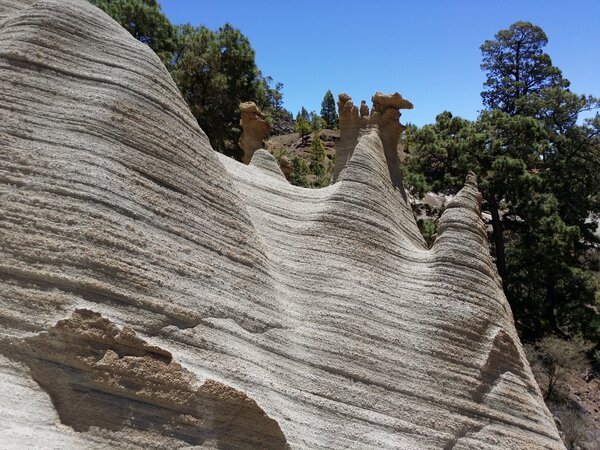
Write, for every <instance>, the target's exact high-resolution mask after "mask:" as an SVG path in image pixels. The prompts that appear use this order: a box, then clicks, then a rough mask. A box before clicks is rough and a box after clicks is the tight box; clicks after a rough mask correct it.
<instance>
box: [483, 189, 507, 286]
mask: <svg viewBox="0 0 600 450" xmlns="http://www.w3.org/2000/svg"><path fill="white" fill-rule="evenodd" d="M487 201H488V204H489V207H490V213H491V214H492V229H493V231H494V248H495V250H496V267H497V268H498V275H500V278H502V282H503V283H504V277H505V275H506V256H505V253H504V233H503V230H502V221H501V220H500V211H499V210H498V201H497V200H496V196H495V195H494V194H490V195H488V197H487Z"/></svg>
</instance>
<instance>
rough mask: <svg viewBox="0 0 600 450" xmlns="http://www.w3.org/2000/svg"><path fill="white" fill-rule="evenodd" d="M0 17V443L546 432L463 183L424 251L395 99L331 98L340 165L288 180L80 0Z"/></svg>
mask: <svg viewBox="0 0 600 450" xmlns="http://www.w3.org/2000/svg"><path fill="white" fill-rule="evenodd" d="M0 17H2V19H0V20H1V22H0V86H1V89H0V227H1V229H2V232H1V233H0V273H1V276H0V405H1V406H0V408H1V414H2V421H1V424H0V442H2V446H3V447H7V448H107V449H108V448H116V447H125V448H179V447H189V446H194V445H195V446H200V447H202V448H269V447H271V448H284V447H285V446H289V447H291V448H302V449H334V448H360V449H381V448H406V449H418V448H441V449H443V448H457V449H458V448H472V449H482V448H490V449H506V448H549V449H562V448H564V446H563V444H562V443H561V441H560V438H559V436H558V432H557V430H556V427H555V425H554V422H553V420H552V417H551V415H550V414H549V412H548V410H547V408H546V406H545V405H544V402H543V400H542V397H541V394H540V390H539V388H538V386H537V384H536V383H535V380H534V378H533V376H532V374H531V370H530V368H529V365H528V363H527V361H526V359H525V356H524V353H523V348H522V346H521V344H520V342H519V339H518V336H517V334H516V331H515V328H514V323H513V318H512V314H511V311H510V308H509V306H508V303H507V301H506V298H505V297H504V294H503V292H502V289H501V287H500V283H499V279H498V275H497V273H496V270H495V267H494V264H493V262H492V260H491V257H490V255H489V251H488V242H487V238H486V235H485V232H484V225H483V223H482V221H481V217H480V206H479V203H480V200H481V197H480V194H479V192H478V190H477V186H476V181H475V179H474V177H472V176H470V177H469V179H468V180H467V183H466V185H465V188H464V189H463V190H462V191H461V192H460V194H458V195H457V196H455V197H454V198H453V199H452V200H451V201H450V202H449V205H448V207H447V209H446V211H445V212H444V214H443V215H442V217H441V219H440V225H439V233H438V237H437V239H436V241H435V242H434V244H433V247H432V248H431V249H429V250H428V249H427V248H426V246H425V244H424V241H423V238H422V237H421V235H420V233H419V231H418V228H417V226H416V223H415V220H414V218H413V215H412V212H411V209H410V206H409V205H408V203H407V200H406V198H405V196H404V195H403V190H402V187H401V179H400V178H397V173H396V172H394V170H396V169H394V167H392V165H391V162H390V160H389V159H388V157H389V150H388V147H389V145H390V143H391V142H392V141H393V139H395V137H396V135H397V134H398V129H399V128H398V127H401V126H400V125H399V123H398V121H397V118H398V116H399V113H398V108H400V107H402V106H403V103H401V102H399V100H398V97H397V96H391V97H390V99H388V98H387V97H378V96H377V95H376V96H375V97H374V108H373V111H372V112H371V115H370V116H369V118H366V117H360V116H359V111H358V108H356V107H355V106H354V105H353V104H352V103H351V100H350V98H349V97H347V96H346V97H344V98H342V97H340V103H341V107H340V110H341V112H342V113H343V114H340V116H341V117H340V120H341V123H343V124H346V125H348V126H349V128H348V129H349V130H351V131H352V133H350V134H347V135H346V136H347V138H346V141H345V145H346V147H345V151H346V156H347V159H346V161H345V162H344V165H343V167H342V168H341V170H340V171H339V172H338V174H337V180H336V183H335V184H332V185H331V186H328V187H326V188H323V189H304V188H299V187H295V186H292V185H290V184H289V183H288V182H287V181H286V180H285V177H284V176H283V175H282V174H281V172H280V171H279V168H278V167H277V163H276V161H275V160H274V159H273V158H272V157H271V156H270V155H269V156H267V155H265V154H264V153H266V152H264V153H263V152H256V153H255V154H254V158H253V159H252V161H253V162H252V163H251V164H249V165H244V164H241V163H239V162H236V161H234V160H232V159H230V158H227V157H225V156H223V155H221V154H217V153H215V152H214V151H213V150H212V149H211V148H210V145H209V142H208V139H207V138H206V136H205V134H204V133H203V132H202V130H200V128H199V127H198V125H197V122H196V121H195V119H194V117H193V116H192V115H191V113H190V112H189V110H188V108H187V106H186V105H185V103H184V101H183V100H182V98H181V96H180V94H179V92H178V89H177V87H176V86H175V84H174V83H173V81H172V80H171V78H170V77H169V74H168V73H167V71H166V69H165V68H164V66H163V65H162V64H161V62H160V60H159V59H158V57H157V56H156V55H154V54H153V52H152V51H151V50H150V49H149V48H148V47H147V46H145V45H144V44H141V43H140V42H138V41H136V40H135V39H133V38H132V37H131V36H130V35H129V34H128V33H127V32H126V31H125V30H124V29H122V28H121V27H120V26H119V25H118V24H117V23H116V22H114V21H113V20H112V19H110V18H109V17H108V16H106V15H105V14H103V13H102V12H101V11H99V10H98V9H96V8H95V7H93V6H91V5H90V4H88V3H87V2H85V1H83V0H40V1H36V2H27V1H9V0H0ZM376 113H377V114H379V118H378V119H377V121H376V122H377V123H375V121H373V120H372V119H373V117H374V116H375V114H376ZM369 122H371V123H369ZM341 140H342V139H340V141H341ZM278 171H279V172H278Z"/></svg>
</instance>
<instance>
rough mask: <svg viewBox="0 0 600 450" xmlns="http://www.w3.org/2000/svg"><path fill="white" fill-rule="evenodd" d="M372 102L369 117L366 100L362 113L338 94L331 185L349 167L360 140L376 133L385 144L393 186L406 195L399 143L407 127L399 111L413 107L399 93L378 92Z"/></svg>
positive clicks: (345, 96)
mask: <svg viewBox="0 0 600 450" xmlns="http://www.w3.org/2000/svg"><path fill="white" fill-rule="evenodd" d="M372 101H373V108H372V109H371V113H370V114H369V107H368V106H367V104H366V102H365V101H364V100H363V101H361V104H360V111H359V109H358V108H357V107H356V106H354V103H352V99H351V98H350V96H349V95H348V94H340V95H339V100H338V110H339V116H340V140H339V142H338V144H337V148H336V159H335V167H334V170H333V178H332V182H333V183H335V182H336V181H337V180H338V179H339V177H340V174H341V173H342V171H343V170H344V169H345V168H346V165H347V164H348V161H350V158H351V157H352V153H353V152H354V149H355V148H356V145H357V143H358V140H359V138H360V137H361V136H363V135H364V134H367V133H369V132H370V131H372V130H377V131H378V134H379V138H380V139H381V142H382V144H383V150H384V154H385V158H386V161H387V164H388V169H389V172H390V178H391V180H392V184H393V185H394V187H396V188H399V189H400V190H402V191H403V192H404V189H403V187H402V177H401V175H400V172H399V168H400V158H399V156H398V140H399V139H400V134H401V133H402V131H403V130H404V126H402V125H401V124H400V122H399V119H400V111H399V110H400V109H412V107H413V105H412V103H411V102H409V101H408V100H406V99H404V98H402V96H401V95H400V94H399V93H398V92H396V93H394V94H382V93H381V92H377V93H376V94H375V95H373V97H372Z"/></svg>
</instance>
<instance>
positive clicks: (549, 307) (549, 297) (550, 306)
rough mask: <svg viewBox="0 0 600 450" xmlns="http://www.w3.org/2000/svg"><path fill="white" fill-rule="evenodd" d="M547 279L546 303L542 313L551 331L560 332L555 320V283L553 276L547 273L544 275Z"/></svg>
mask: <svg viewBox="0 0 600 450" xmlns="http://www.w3.org/2000/svg"><path fill="white" fill-rule="evenodd" d="M546 276H547V277H548V278H549V280H548V283H547V285H546V305H545V308H544V315H545V316H546V321H547V322H548V326H549V327H550V330H551V331H552V332H556V331H558V332H560V331H561V330H559V329H558V323H557V321H556V311H555V310H556V295H555V290H556V289H555V288H556V283H555V281H554V276H552V275H550V274H547V275H546Z"/></svg>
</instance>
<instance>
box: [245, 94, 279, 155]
mask: <svg viewBox="0 0 600 450" xmlns="http://www.w3.org/2000/svg"><path fill="white" fill-rule="evenodd" d="M240 115H241V119H240V126H241V127H242V136H241V137H240V142H239V145H240V147H241V148H242V150H244V163H246V164H248V163H250V161H251V160H252V156H253V155H254V152H255V151H256V150H258V149H259V148H265V138H266V137H267V136H268V135H269V132H270V131H271V127H270V126H269V124H268V122H267V121H266V120H265V116H264V114H263V113H261V112H260V110H259V109H258V106H256V104H255V103H254V102H246V103H242V104H240Z"/></svg>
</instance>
